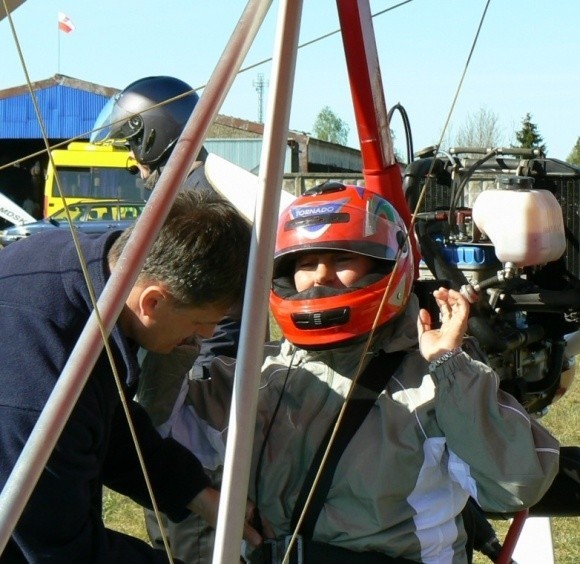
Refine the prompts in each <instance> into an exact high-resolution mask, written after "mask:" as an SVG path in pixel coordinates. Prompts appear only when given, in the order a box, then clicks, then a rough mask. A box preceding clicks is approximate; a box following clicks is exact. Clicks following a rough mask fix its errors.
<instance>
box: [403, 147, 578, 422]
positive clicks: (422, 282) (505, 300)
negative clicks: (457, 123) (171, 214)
mask: <svg viewBox="0 0 580 564" xmlns="http://www.w3.org/2000/svg"><path fill="white" fill-rule="evenodd" d="M419 157H420V158H418V159H417V160H415V161H414V162H412V163H411V164H410V165H408V167H407V168H406V170H405V173H404V181H403V188H404V191H405V196H406V199H407V202H408V204H409V207H410V209H411V210H412V211H413V210H416V209H417V215H416V219H415V235H416V237H417V241H418V244H419V248H420V250H421V255H422V260H421V263H420V267H419V280H418V281H417V285H416V292H417V294H418V295H419V298H420V299H421V300H422V301H423V304H424V305H426V306H427V307H433V304H430V303H429V301H428V297H429V296H430V293H431V292H432V290H433V289H434V288H435V287H438V286H447V287H450V288H454V289H456V290H460V291H461V292H462V293H463V294H464V295H465V296H466V297H467V298H468V299H469V301H470V302H471V303H472V309H471V314H470V319H469V325H468V332H469V334H470V335H472V336H473V337H475V340H476V342H477V343H478V344H479V348H480V351H481V354H482V356H483V360H484V361H485V362H486V363H487V364H489V365H490V366H491V367H493V368H494V369H495V371H496V372H497V373H498V374H499V376H500V378H501V387H502V388H503V389H505V390H506V391H508V392H510V393H511V394H513V395H514V396H515V397H516V398H517V399H518V400H519V401H520V402H521V403H522V404H523V405H524V406H525V408H526V409H527V411H528V412H529V413H530V414H533V415H534V416H541V415H543V414H544V413H545V411H546V409H547V408H548V406H549V405H550V404H551V403H553V402H554V401H556V400H557V399H558V398H559V397H561V396H562V395H563V394H564V393H565V392H566V390H567V389H568V388H569V386H570V384H571V382H572V379H573V377H574V372H575V360H574V359H575V356H576V355H577V354H579V353H580V336H579V335H580V333H579V332H578V329H579V326H580V250H579V241H578V237H579V232H580V216H579V211H580V168H577V167H574V166H572V165H570V164H568V163H565V162H563V161H559V160H556V159H548V158H545V157H544V156H543V155H541V154H540V153H539V152H538V151H537V150H529V149H502V148H496V149H479V148H454V149H450V150H449V151H447V152H435V150H434V149H433V148H429V149H426V150H424V151H422V152H421V153H420V155H419ZM433 311H434V312H435V311H436V308H434V310H433Z"/></svg>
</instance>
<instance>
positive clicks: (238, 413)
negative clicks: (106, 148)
mask: <svg viewBox="0 0 580 564" xmlns="http://www.w3.org/2000/svg"><path fill="white" fill-rule="evenodd" d="M301 15H302V0H283V1H281V2H280V6H279V11H278V23H277V32H276V45H275V49H274V59H273V65H272V76H271V79H270V84H271V85H272V88H271V90H270V96H269V101H268V113H267V116H266V126H265V129H264V142H263V147H264V148H265V149H266V151H264V150H263V151H262V158H261V161H260V173H259V175H258V182H259V187H260V189H259V192H258V198H257V202H256V213H255V223H254V231H253V235H252V249H251V254H250V264H252V265H254V268H253V269H252V271H251V272H249V274H248V281H247V285H246V293H245V296H244V309H243V316H242V330H241V338H240V345H239V350H240V352H239V353H238V360H237V363H236V371H235V380H234V397H233V401H232V407H231V411H230V424H229V427H228V441H227V447H226V457H225V465H224V475H223V480H222V487H221V498H220V506H219V514H218V523H217V530H216V539H215V545H214V554H213V562H214V564H219V563H221V562H237V561H238V560H239V556H240V543H241V540H242V531H243V525H244V518H245V513H246V503H247V496H248V481H249V476H250V466H251V457H252V444H253V440H254V427H255V421H256V409H257V400H258V385H259V382H260V373H261V367H262V362H263V357H264V353H263V343H262V341H261V340H260V339H259V336H260V335H264V334H265V332H266V320H267V314H268V296H269V290H270V284H271V280H272V261H273V256H274V243H275V236H276V227H277V223H278V213H277V212H278V209H279V205H280V190H281V186H282V181H283V177H284V158H285V153H286V142H287V138H288V122H289V118H290V104H291V100H292V87H293V84H294V74H295V66H296V55H297V49H298V36H299V32H300V19H301Z"/></svg>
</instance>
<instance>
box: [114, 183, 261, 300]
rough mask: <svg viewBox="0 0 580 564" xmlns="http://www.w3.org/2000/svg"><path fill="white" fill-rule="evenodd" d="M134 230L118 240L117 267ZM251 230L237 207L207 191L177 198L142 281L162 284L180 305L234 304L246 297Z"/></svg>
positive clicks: (143, 273) (194, 192) (116, 244)
mask: <svg viewBox="0 0 580 564" xmlns="http://www.w3.org/2000/svg"><path fill="white" fill-rule="evenodd" d="M131 231H132V228H129V229H127V230H125V232H124V233H123V234H122V235H121V236H120V237H119V238H118V239H117V240H116V241H115V243H114V244H113V246H112V247H111V250H110V252H109V259H110V260H111V261H112V262H113V263H116V262H117V260H118V258H119V256H120V255H121V252H122V250H123V248H124V247H125V244H126V242H127V240H128V239H129V236H130V234H131ZM250 239H251V230H250V226H249V224H248V223H247V221H246V220H245V219H244V218H243V217H242V216H241V215H240V213H239V212H238V211H237V210H236V208H235V207H234V206H233V205H232V204H230V203H229V202H228V201H226V200H224V199H223V198H221V197H220V196H218V195H216V194H214V193H211V192H209V191H206V190H188V191H185V192H182V193H180V194H178V196H177V197H176V199H175V202H174V204H173V206H172V208H171V210H170V212H169V214H168V216H167V219H166V220H165V223H164V224H163V227H162V228H161V230H160V231H159V234H158V235H157V238H156V240H155V242H154V243H153V246H152V248H151V250H150V251H149V254H148V255H147V258H146V260H145V264H144V265H143V269H142V270H141V273H140V274H139V279H140V280H143V279H147V280H151V281H155V282H158V283H162V284H164V285H165V286H166V287H167V290H168V291H169V292H170V293H171V295H172V296H173V298H174V299H175V301H176V302H177V305H183V306H201V305H205V304H209V303H219V304H223V305H228V306H229V305H233V304H234V303H236V302H238V301H239V300H240V299H241V297H242V295H243V288H244V284H245V279H246V270H247V265H248V257H249V250H250Z"/></svg>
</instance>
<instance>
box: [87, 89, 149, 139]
mask: <svg viewBox="0 0 580 564" xmlns="http://www.w3.org/2000/svg"><path fill="white" fill-rule="evenodd" d="M118 101H119V94H116V95H115V96H113V97H112V98H110V99H109V101H108V102H107V103H106V104H105V105H104V107H103V109H102V110H101V112H100V113H99V115H98V117H97V119H96V121H95V125H94V126H93V131H92V133H91V137H90V142H91V143H95V144H99V143H106V142H113V143H114V144H119V145H125V144H126V140H127V139H130V138H131V137H134V136H135V135H137V134H138V133H139V132H140V131H141V130H142V129H143V120H142V118H141V116H138V115H136V116H135V115H132V114H131V113H130V112H128V111H127V110H125V109H124V108H122V107H121V106H120V105H119V103H118Z"/></svg>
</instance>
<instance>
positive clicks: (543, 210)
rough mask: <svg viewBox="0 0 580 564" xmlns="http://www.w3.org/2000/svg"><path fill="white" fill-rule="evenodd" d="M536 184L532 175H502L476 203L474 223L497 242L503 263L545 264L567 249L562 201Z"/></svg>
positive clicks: (473, 215) (519, 264)
mask: <svg viewBox="0 0 580 564" xmlns="http://www.w3.org/2000/svg"><path fill="white" fill-rule="evenodd" d="M532 186H533V178H530V177H522V176H519V177H518V176H516V177H514V176H511V177H510V176H505V177H500V178H499V179H498V182H497V183H496V188H495V189H491V190H485V191H483V192H481V194H479V196H477V198H476V200H475V202H474V204H473V209H472V217H473V222H474V223H475V225H476V226H477V228H478V229H479V230H480V231H481V232H483V233H485V234H486V235H487V237H488V238H489V239H490V241H491V242H492V243H493V244H494V246H495V254H496V256H497V258H498V259H499V260H500V261H501V262H503V263H505V262H511V263H514V264H515V265H516V266H518V267H524V266H534V265H539V264H545V263H547V262H551V261H553V260H557V259H559V258H560V257H561V256H562V255H563V254H564V251H565V250H566V234H565V231H564V219H563V216H562V208H561V206H560V204H559V203H558V200H556V198H555V196H554V195H553V194H552V193H551V192H550V191H548V190H534V189H533V188H532Z"/></svg>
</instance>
